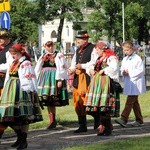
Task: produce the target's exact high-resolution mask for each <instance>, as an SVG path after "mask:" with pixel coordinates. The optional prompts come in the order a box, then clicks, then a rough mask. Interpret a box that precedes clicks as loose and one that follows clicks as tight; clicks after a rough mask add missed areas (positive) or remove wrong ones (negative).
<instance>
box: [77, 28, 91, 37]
mask: <svg viewBox="0 0 150 150" xmlns="http://www.w3.org/2000/svg"><path fill="white" fill-rule="evenodd" d="M76 38H89V35H88V32H87V31H85V30H81V31H78V33H77V35H76Z"/></svg>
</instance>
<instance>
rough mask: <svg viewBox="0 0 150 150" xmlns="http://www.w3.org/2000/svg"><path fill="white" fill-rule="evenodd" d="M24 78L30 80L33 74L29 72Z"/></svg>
mask: <svg viewBox="0 0 150 150" xmlns="http://www.w3.org/2000/svg"><path fill="white" fill-rule="evenodd" d="M25 78H27V79H28V80H31V79H32V78H35V75H34V74H31V73H29V74H27V75H25Z"/></svg>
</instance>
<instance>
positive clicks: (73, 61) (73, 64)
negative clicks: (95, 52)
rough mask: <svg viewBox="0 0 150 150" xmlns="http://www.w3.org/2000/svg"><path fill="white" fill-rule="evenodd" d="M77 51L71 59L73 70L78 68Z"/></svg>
mask: <svg viewBox="0 0 150 150" xmlns="http://www.w3.org/2000/svg"><path fill="white" fill-rule="evenodd" d="M75 66H76V53H74V55H73V58H72V60H71V66H70V67H69V69H71V70H75V69H76V67H75Z"/></svg>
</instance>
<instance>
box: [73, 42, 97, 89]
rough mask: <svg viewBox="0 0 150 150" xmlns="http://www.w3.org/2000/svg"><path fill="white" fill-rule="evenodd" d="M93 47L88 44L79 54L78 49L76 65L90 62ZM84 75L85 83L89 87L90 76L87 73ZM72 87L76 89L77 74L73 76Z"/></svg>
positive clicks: (78, 50)
mask: <svg viewBox="0 0 150 150" xmlns="http://www.w3.org/2000/svg"><path fill="white" fill-rule="evenodd" d="M94 46H95V45H93V44H91V43H88V45H87V46H86V47H84V48H83V49H82V51H81V52H80V49H77V51H76V64H78V63H80V64H83V63H87V62H89V61H90V60H91V53H92V51H93V48H94ZM85 75H86V83H87V85H89V84H90V76H89V75H88V74H87V73H85ZM73 86H74V87H75V88H77V87H78V75H77V74H75V75H74V81H73Z"/></svg>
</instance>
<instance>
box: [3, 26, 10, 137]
mask: <svg viewBox="0 0 150 150" xmlns="http://www.w3.org/2000/svg"><path fill="white" fill-rule="evenodd" d="M11 46H12V40H11V38H10V33H9V31H8V30H6V29H2V28H1V29H0V96H1V92H2V89H3V86H4V80H5V74H6V71H7V66H6V65H5V64H6V61H7V60H10V59H9V57H11V55H9V54H8V50H9V48H10V47H11ZM6 128H7V125H6V124H2V123H0V138H1V136H2V134H3V132H4V130H5V129H6Z"/></svg>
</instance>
